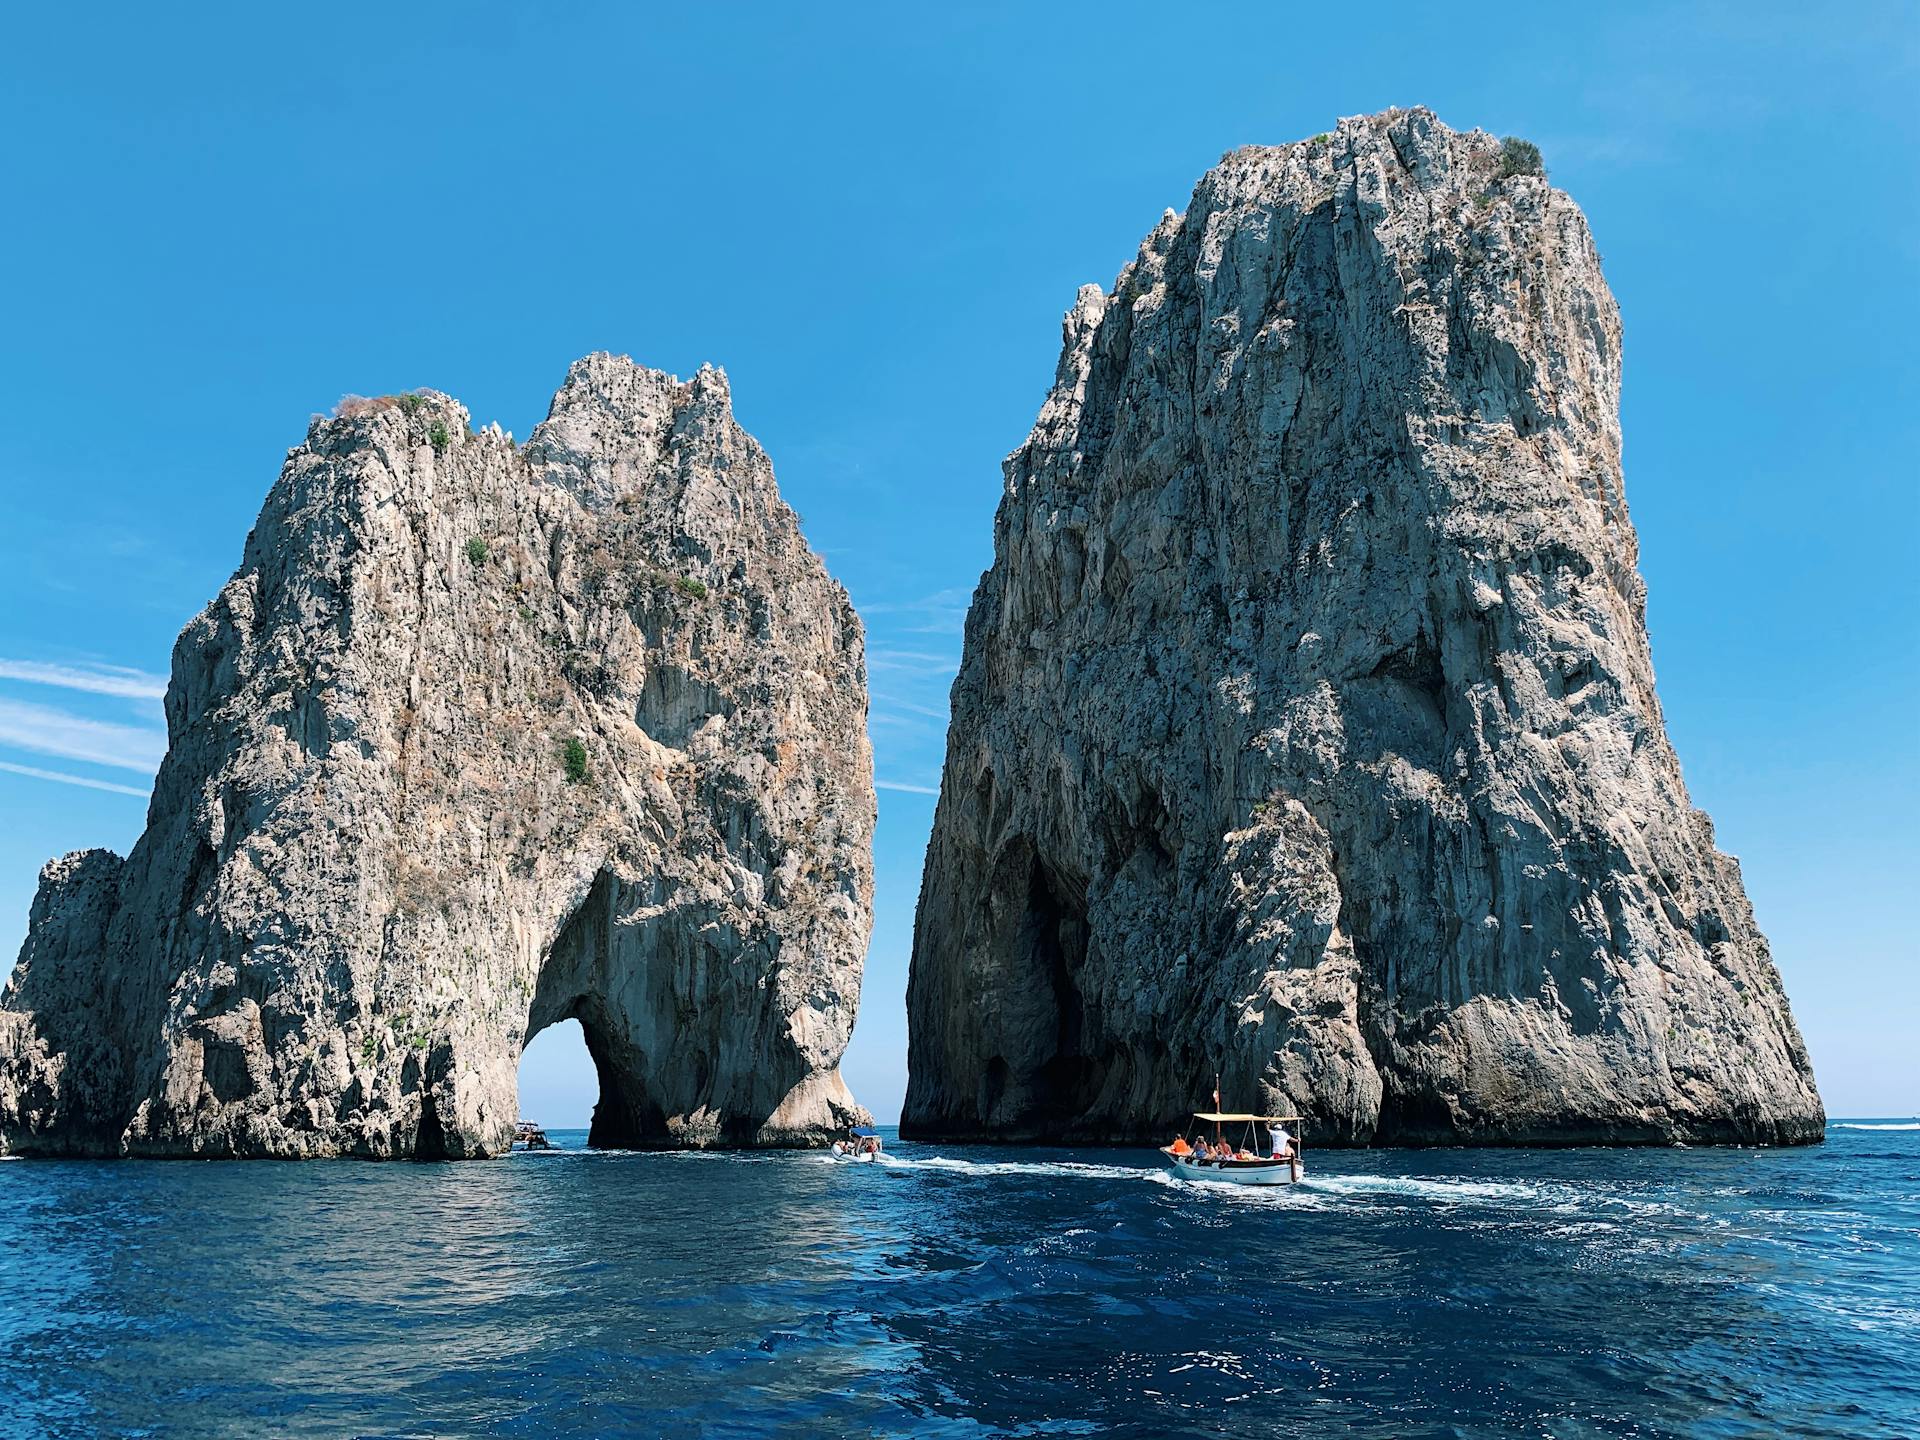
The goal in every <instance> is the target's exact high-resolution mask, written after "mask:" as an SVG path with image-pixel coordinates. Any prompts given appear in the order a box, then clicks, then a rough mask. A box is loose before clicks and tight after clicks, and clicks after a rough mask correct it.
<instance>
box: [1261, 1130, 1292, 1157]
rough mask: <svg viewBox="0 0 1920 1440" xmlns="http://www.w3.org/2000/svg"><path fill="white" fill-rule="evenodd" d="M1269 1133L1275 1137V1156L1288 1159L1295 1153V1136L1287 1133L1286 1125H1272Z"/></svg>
mask: <svg viewBox="0 0 1920 1440" xmlns="http://www.w3.org/2000/svg"><path fill="white" fill-rule="evenodd" d="M1267 1129H1268V1133H1269V1134H1270V1135H1271V1136H1272V1138H1273V1158H1274V1159H1276V1160H1286V1159H1288V1158H1290V1157H1291V1156H1292V1155H1293V1136H1291V1135H1289V1134H1288V1133H1287V1129H1286V1126H1284V1125H1270V1126H1268V1127H1267Z"/></svg>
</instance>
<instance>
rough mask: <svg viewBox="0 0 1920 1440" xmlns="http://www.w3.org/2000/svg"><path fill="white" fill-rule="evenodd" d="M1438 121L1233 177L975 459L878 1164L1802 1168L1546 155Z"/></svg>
mask: <svg viewBox="0 0 1920 1440" xmlns="http://www.w3.org/2000/svg"><path fill="white" fill-rule="evenodd" d="M1530 152H1531V147H1528V146H1525V145H1523V144H1510V143H1503V142H1501V141H1498V140H1496V139H1494V137H1492V136H1490V135H1486V134H1484V133H1480V132H1471V133H1459V132H1455V131H1452V130H1449V129H1448V128H1447V127H1446V126H1444V125H1442V124H1441V123H1440V122H1439V121H1438V120H1436V119H1435V117H1434V116H1433V115H1432V114H1431V113H1430V112H1429V111H1426V110H1423V109H1415V110H1402V111H1389V112H1387V113H1385V114H1382V115H1375V116H1367V117H1362V118H1355V119H1348V120H1343V121H1341V122H1340V124H1339V126H1338V127H1337V128H1336V129H1335V130H1334V131H1333V132H1331V133H1330V134H1328V135H1325V136H1317V137H1314V138H1313V139H1310V140H1306V141H1302V142H1299V143H1296V144H1291V145H1285V146H1279V147H1258V148H1256V147H1249V148H1247V149H1242V150H1237V151H1234V152H1232V153H1231V154H1229V155H1227V156H1226V157H1224V158H1223V160H1222V161H1221V163H1220V164H1219V165H1218V166H1216V167H1215V168H1214V169H1213V170H1212V171H1210V172H1208V174H1207V175H1206V176H1205V177H1204V178H1203V179H1202V180H1201V181H1200V183H1199V185H1198V186H1197V187H1196V189H1195V190H1194V193H1193V198H1192V201H1191V203H1190V204H1189V206H1188V208H1187V210H1186V212H1185V213H1184V214H1181V215H1176V214H1174V213H1172V212H1171V211H1170V212H1168V214H1167V215H1166V216H1165V217H1164V218H1163V219H1162V220H1161V221H1160V223H1159V224H1158V225H1156V226H1155V227H1154V228H1153V230H1152V231H1151V232H1150V233H1149V234H1148V236H1147V238H1146V240H1145V242H1144V243H1143V244H1142V246H1141V248H1140V251H1139V254H1138V256H1137V258H1136V259H1135V260H1134V261H1132V262H1131V263H1130V264H1129V265H1127V267H1126V268H1125V269H1124V270H1122V271H1121V273H1120V276H1119V279H1118V281H1117V283H1116V284H1115V286H1114V287H1113V289H1112V290H1111V291H1101V290H1099V289H1098V288H1097V287H1088V288H1086V289H1084V290H1082V291H1081V292H1080V294H1079V296H1078V298H1077V299H1076V301H1075V303H1074V305H1073V307H1072V309H1071V310H1070V311H1069V312H1068V313H1067V316H1066V320H1065V324H1064V344H1063V347H1062V353H1061V358H1060V364H1059V368H1058V371H1057V374H1056V378H1055V383H1054V386H1053V389H1052V391H1051V393H1050V394H1049V395H1048V396H1047V399H1046V402H1045V404H1044V405H1043V406H1042V408H1041V411H1040V415H1039V419H1038V421H1037V423H1036V424H1035V426H1034V429H1033V433H1032V435H1031V436H1030V437H1029V438H1028V440H1027V442H1026V444H1025V445H1023V446H1022V447H1021V448H1020V449H1019V450H1017V451H1016V452H1015V453H1014V454H1013V455H1012V456H1010V457H1009V459H1008V460H1007V462H1006V465H1005V474H1006V488H1005V494H1004V497H1003V499H1002V502H1001V504H1000V507H999V511H998V514H997V516H996V518H995V522H994V562H993V566H992V568H991V569H990V570H989V571H988V572H987V574H986V575H985V576H984V578H983V579H982V581H981V583H980V587H979V589H978V591H977V592H976V594H975V596H974V600H973V604H972V607H971V610H970V611H969V614H968V617H967V626H966V639H965V647H964V655H963V660H962V664H961V670H960V674H959V677H958V679H957V680H956V682H955V684H954V688H953V723H952V728H951V730H950V732H949V738H948V750H947V761H946V768H945V772H944V776H943V779H942V785H941V795H940V800H939V805H938V809H937V812H936V816H935V820H934V828H933V835H932V838H931V841H930V844H929V847H928V854H927V865H926V873H925V877H924V880H923V883H922V890H921V901H920V907H919V911H918V915H917V918H916V923H915V933H914V950H913V961H912V976H911V981H910V987H909V993H908V1008H909V1036H910V1050H911V1054H910V1060H909V1086H908V1095H907V1104H906V1111H905V1115H904V1118H903V1121H902V1128H903V1131H905V1132H907V1133H911V1134H919V1135H923V1136H943V1137H951V1138H989V1137H1008V1138H1047V1139H1093V1140H1138V1139H1145V1138H1153V1137H1158V1138H1159V1139H1162V1140H1164V1139H1165V1137H1166V1136H1167V1135H1168V1134H1170V1133H1171V1130H1170V1127H1172V1126H1174V1125H1175V1124H1176V1123H1177V1122H1179V1121H1180V1120H1181V1119H1182V1117H1183V1115H1184V1113H1185V1112H1186V1111H1188V1110H1190V1109H1192V1108H1194V1107H1195V1106H1196V1105H1199V1104H1201V1103H1202V1102H1203V1100H1204V1097H1206V1096H1207V1095H1208V1094H1209V1092H1210V1091H1211V1090H1212V1088H1213V1077H1214V1075H1215V1073H1216V1072H1217V1073H1219V1074H1220V1075H1221V1076H1222V1077H1223V1081H1224V1087H1225V1093H1226V1099H1227V1102H1228V1104H1229V1105H1232V1106H1236V1107H1238V1106H1245V1107H1247V1108H1258V1109H1268V1110H1271V1109H1275V1108H1277V1109H1279V1110H1281V1111H1283V1112H1287V1113H1291V1112H1294V1111H1298V1112H1300V1113H1302V1114H1304V1115H1306V1116H1307V1117H1308V1121H1309V1124H1308V1134H1309V1136H1310V1137H1311V1138H1317V1139H1320V1140H1323V1141H1324V1140H1335V1141H1339V1142H1344V1143H1372V1142H1388V1143H1392V1142H1400V1143H1452V1142H1481V1143H1513V1142H1522V1143H1549V1144H1553V1143H1574V1142H1584V1141H1655V1142H1657V1141H1668V1140H1740V1141H1748V1140H1757V1141H1805V1140H1814V1139H1817V1138H1819V1136H1820V1135H1821V1133H1822V1120H1823V1116H1822V1110H1821V1106H1820V1101H1819V1097H1818V1095H1817V1093H1816V1091H1815V1089H1814V1084H1813V1078H1812V1074H1811V1071H1810V1069H1809V1066H1808V1061H1807V1056H1806V1051H1805V1049H1804V1047H1803V1045H1802V1043H1801V1040H1800V1036H1799V1034H1798V1032H1797V1030H1796V1029H1795V1026H1794V1023H1793V1019H1792V1016H1791V1014H1790V1012H1789V1010H1788V1006H1787V1002H1786V997H1785V995H1784V994H1783V993H1782V991H1781V988H1780V981H1779V976H1778V974H1777V972H1776V971H1775V969H1774V966H1773V963H1772V960H1771V958H1770V956H1769V953H1768V949H1767V944H1766V941H1765V939H1764V938H1763V937H1762V936H1761V934H1760V932H1759V931H1758V929H1757V928H1756V927H1755V924H1754V921H1753V915H1752V911H1751V908H1750V907H1749V905H1748V902H1747V897H1746V894H1745V891H1744V889H1743V887H1742V884H1741V879H1740V873H1739V869H1738V866H1737V865H1736V864H1735V862H1734V861H1733V860H1732V859H1731V858H1729V857H1727V856H1724V855H1722V854H1720V853H1719V852H1718V851H1717V850H1716V848H1715V846H1714V840H1713V830H1712V827H1711V825H1710V823H1709V822H1708V820H1707V818H1706V816H1704V815H1703V814H1701V813H1700V812H1698V811H1696V810H1695V809H1694V808H1693V807H1692V805H1691V804H1690V802H1689V800H1688V797H1687V792H1686V787H1685V785H1684V783H1683V781H1682V779H1681V774H1680V767H1679V763H1678V761H1677V760H1676V758H1675V756H1674V753H1673V751H1672V748H1671V747H1670V746H1669V744H1668V742H1667V738H1666V735H1665V732H1664V729H1663V727H1662V723H1661V716H1660V708H1659V704H1658V701H1657V700H1656V698H1655V695H1654V688H1653V669H1652V663H1651V658H1650V654H1649V650H1648V642H1647V635H1646V630H1645V624H1644V595H1645V592H1644V587H1643V586H1642V583H1641V580H1640V577H1639V574H1638V571H1637V569H1636V559H1637V551H1636V544H1635V539H1634V534H1633V529H1632V526H1631V524H1630V522H1629V520H1628V517H1627V511H1626V503H1625V498H1624V492H1623V489H1622V483H1621V469H1620V435H1619V385H1620V326H1619V318H1618V313H1617V310H1616V307H1615V305H1614V301H1613V298H1612V296H1611V294H1610V293H1609V292H1608V289H1607V286H1606V283H1605V281H1604V279H1603V278H1602V276H1601V273H1600V266H1599V259H1598V256H1597V254H1596V252H1595V249H1594V245H1593V242H1592V239H1591V237H1590V235H1589V233H1588V230H1587V225H1586V222H1585V219H1584V218H1583V217H1582V215H1581V213H1580V211H1579V209H1578V208H1577V207H1576V206H1575V205H1574V203H1573V202H1572V201H1571V200H1570V199H1568V198H1567V196H1565V195H1564V194H1562V193H1561V192H1560V191H1558V190H1555V189H1554V188H1552V186H1551V185H1550V184H1549V183H1548V182H1547V180H1546V178H1545V177H1544V175H1543V174H1540V173H1537V172H1538V168H1539V167H1538V163H1537V153H1530Z"/></svg>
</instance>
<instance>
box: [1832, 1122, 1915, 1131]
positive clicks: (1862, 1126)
mask: <svg viewBox="0 0 1920 1440" xmlns="http://www.w3.org/2000/svg"><path fill="white" fill-rule="evenodd" d="M1830 1128H1831V1129H1834V1130H1920V1120H1903V1121H1901V1122H1900V1123H1899V1124H1897V1125H1878V1124H1875V1125H1869V1124H1866V1123H1864V1122H1862V1121H1859V1120H1835V1121H1834V1122H1833V1123H1832V1125H1831V1127H1830Z"/></svg>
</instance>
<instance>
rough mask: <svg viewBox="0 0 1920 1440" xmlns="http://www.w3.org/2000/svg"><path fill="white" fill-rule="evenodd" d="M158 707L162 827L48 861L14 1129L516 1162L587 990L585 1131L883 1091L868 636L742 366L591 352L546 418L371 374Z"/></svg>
mask: <svg viewBox="0 0 1920 1440" xmlns="http://www.w3.org/2000/svg"><path fill="white" fill-rule="evenodd" d="M166 712H167V727H168V734H169V741H170V748H169V752H168V755H167V758H166V761H165V763H164V765H163V766H162V767H161V770H160V774H159V778H158V781H157V783H156V785H155V788H154V794H153V800H152V803H151V807H150V809H149V812H148V823H147V829H146V832H145V834H144V835H143V836H142V838H141V840H140V841H139V843H138V844H137V845H136V846H135V847H134V849H133V852H132V854H131V855H130V856H129V857H128V858H127V859H126V860H124V861H122V860H120V859H119V858H117V857H115V856H113V855H110V854H108V853H106V852H104V851H89V852H85V853H83V854H78V855H70V856H68V857H66V858H65V859H63V860H57V861H55V862H53V863H52V864H51V865H49V866H48V867H47V868H46V870H45V872H44V873H43V875H42V877H41V885H40V892H39V895H38V897H37V898H36V900H35V901H34V905H33V911H32V917H31V922H30V925H29V931H28V936H27V940H26V944H25V946H24V948H23V949H22V951H21V955H20V961H19V964H18V966H17V968H16V969H15V971H14V974H13V977H12V979H11V981H10V982H9V983H8V985H7V988H6V991H5V993H4V996H3V997H0V1144H3V1145H4V1147H6V1148H11V1149H12V1150H15V1151H21V1152H55V1153H95V1154H138V1155H236V1156H287V1157H293V1156H320V1155H365V1156H404V1155H415V1156H433V1157H437V1156H449V1157H454V1156H484V1155H496V1154H500V1153H503V1152H505V1151H506V1150H507V1149H508V1148H509V1146H510V1145H511V1143H512V1139H513V1134H514V1125H515V1121H516V1118H517V1116H516V1113H515V1085H516V1073H517V1066H518V1063H519V1059H520V1054H521V1050H522V1048H523V1047H524V1045H525V1044H526V1042H527V1040H528V1039H529V1038H530V1037H531V1036H532V1035H534V1034H535V1033H536V1032H537V1031H539V1030H540V1029H542V1028H543V1027H544V1026H547V1025H550V1024H553V1023H554V1022H555V1021H557V1020H560V1019H562V1018H565V1017H568V1016H573V1017H577V1018H578V1019H579V1020H580V1022H581V1023H582V1026H583V1027H584V1029H585V1032H586V1037H587V1043H588V1046H589V1048H590V1050H591V1051H592V1054H593V1056H594V1059H595V1061H596V1063H597V1065H598V1068H599V1075H600V1085H601V1098H600V1104H599V1107H598V1109H597V1110H596V1111H595V1113H594V1118H593V1131H592V1138H593V1141H594V1143H596V1144H613V1145H708V1144H725V1145H785V1144H809V1143H817V1142H819V1141H820V1140H821V1139H822V1138H823V1137H824V1136H825V1135H826V1133H827V1132H829V1131H830V1130H832V1129H834V1128H837V1127H839V1126H842V1125H844V1124H846V1123H847V1122H849V1121H852V1120H856V1119H861V1118H864V1112H863V1111H861V1110H860V1109H859V1107H858V1106H857V1105H855V1103H854V1101H853V1099H852V1097H851V1096H850V1095H849V1094H848V1093H847V1090H846V1087H845V1086H844V1085H843V1084H842V1082H841V1079H840V1075H839V1071H838V1068H837V1067H838V1064H839V1060H840V1056H841V1052H842V1051H843V1050H844V1048H845V1046H846V1043H847V1037H848V1034H849V1032H850V1031H851V1029H852V1026H853V1020H854V1010H855V1006H856V1004H857V1002H858V998H859V990H860V969H861V962H862V958H863V956H864V953H865V950H866V944H867V937H868V932H869V929H870V923H871V910H872V888H873V875H872V851H871V844H872V835H873V823H874V796H873V784H872V757H871V753H870V751H869V748H868V745H867V740H866V731H865V722H866V672H865V660H864V655H863V642H862V635H861V629H860V624H859V621H858V619H857V618H856V617H855V615H854V613H853V610H852V608H851V606H850V605H849V604H848V601H847V597H846V594H845V592H844V591H843V590H842V589H841V588H840V586H839V585H837V584H835V583H834V581H833V580H832V579H830V578H829V577H828V575H827V572H826V570H825V568H824V567H823V566H822V564H821V562H820V560H819V558H818V557H817V556H815V555H814V554H813V553H812V552H811V551H809V550H808V549H807V546H806V544H805V542H804V541H803V539H802V538H801V535H800V530H799V526H798V524H797V522H796V520H795V517H794V514H793V512H792V511H791V510H790V509H788V507H787V506H786V505H785V504H784V503H783V502H782V501H781V499H780V496H779V492H778V490H777V489H776V487H775V484H774V478H773V471H772V468H771V467H770V465H769V464H768V461H767V457H766V455H765V453H764V452H763V451H762V450H761V449H760V447H759V446H758V445H757V444H755V443H754V441H753V440H752V438H751V437H749V436H748V435H747V434H746V433H745V432H744V431H742V430H741V428H740V427H739V425H737V424H736V423H735V422H734V418H733V414H732V411H731V407H730V401H729V396H728V391H727V382H726V378H725V376H724V375H722V374H721V373H720V372H719V371H716V370H711V369H707V370H702V371H701V372H700V373H699V374H698V375H697V376H695V377H694V378H693V379H692V380H691V381H688V382H682V381H679V380H676V379H674V378H673V377H672V376H669V375H663V374H660V373H658V372H655V371H651V370H646V369H642V368H640V367H638V366H636V365H634V364H633V363H632V362H631V361H629V360H626V359H624V358H614V357H612V356H607V355H594V356H590V357H588V358H587V359H585V360H582V361H580V362H579V363H578V364H576V365H575V366H574V367H573V368H572V369H571V370H570V371H569V373H568V375H567V379H566V384H565V385H564V386H563V387H562V388H561V390H560V393H559V394H558V395H557V396H556V397H555V399H554V402H553V407H552V411H551V413H550V414H549V416H548V418H547V420H546V421H545V422H544V423H543V424H541V425H540V426H539V427H538V428H537V429H536V430H535V431H534V433H533V436H532V438H531V439H530V440H529V442H528V443H527V445H526V446H525V447H524V448H518V447H516V446H515V445H514V444H513V442H512V440H511V439H510V438H509V437H507V436H506V435H504V434H502V433H500V432H499V431H498V430H497V429H494V428H489V429H487V430H483V431H480V432H478V433H476V432H474V431H472V430H470V429H469V428H468V417H467V412H466V411H465V410H464V409H463V408H462V407H461V406H460V405H458V404H457V403H455V402H454V401H453V400H451V399H449V398H447V397H446V396H444V395H440V394H436V393H433V392H430V391H427V392H420V393H417V394H413V395H406V396H390V397H386V398H384V399H380V400H361V401H351V402H343V405H342V409H341V414H340V415H339V416H338V417H337V418H334V419H329V420H318V421H316V422H315V423H314V425H313V427H312V429H311V430H310V431H309V432H308V434H307V438H306V442H305V443H304V444H302V445H301V446H299V447H298V448H297V449H295V450H293V451H292V452H290V454H289V455H288V457H287V462H286V466H285V468H284V470H283V471H282V472H281V475H280V479H279V482H278V483H277V484H276V485H275V486H274V487H273V490H272V493H271V494H270V495H269V496H268V497H267V502H266V507H265V509H264V510H263V511H262V513H261V516H260V520H259V523H258V524H257V526H256V527H255V529H254V532H253V534H252V536H251V537H250V538H249V540H248V542H247V547H246V555H245V558H244V560H243V561H242V563H241V566H240V569H239V571H238V573H237V574H235V576H234V577H233V579H232V580H231V581H230V582H229V583H228V584H227V586H226V588H225V589H224V590H222V591H221V593H220V595H219V597H218V598H217V599H216V600H215V601H214V602H213V603H212V604H211V605H209V606H208V607H207V609H206V610H205V611H204V612H203V613H202V614H201V615H200V616H199V617H198V618H197V619H195V620H194V621H193V623H192V624H190V625H189V626H188V627H187V629H186V631H185V632H184V633H183V634H182V635H181V637H180V640H179V643H178V644H177V645H176V647H175V650H174V656H173V675H172V680H171V683H170V685H169V688H168V692H167V699H166Z"/></svg>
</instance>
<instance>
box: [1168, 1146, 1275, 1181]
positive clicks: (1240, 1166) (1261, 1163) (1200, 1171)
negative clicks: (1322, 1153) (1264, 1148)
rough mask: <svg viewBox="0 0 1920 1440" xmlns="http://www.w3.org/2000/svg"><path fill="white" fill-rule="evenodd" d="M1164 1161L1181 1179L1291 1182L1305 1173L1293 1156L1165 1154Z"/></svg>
mask: <svg viewBox="0 0 1920 1440" xmlns="http://www.w3.org/2000/svg"><path fill="white" fill-rule="evenodd" d="M1163 1153H1164V1152H1163ZM1167 1163H1168V1164H1169V1165H1171V1166H1173V1173H1174V1174H1176V1175H1178V1176H1179V1177H1180V1178H1181V1179H1182V1180H1205V1181H1208V1182H1210V1183H1212V1184H1216V1185H1291V1184H1293V1182H1294V1181H1295V1180H1298V1179H1302V1178H1304V1176H1305V1174H1306V1169H1305V1167H1304V1166H1303V1165H1301V1164H1300V1163H1299V1162H1298V1161H1294V1160H1227V1161H1218V1160H1208V1161H1204V1162H1199V1161H1193V1160H1184V1159H1182V1158H1181V1157H1180V1156H1178V1155H1168V1156H1167Z"/></svg>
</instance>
